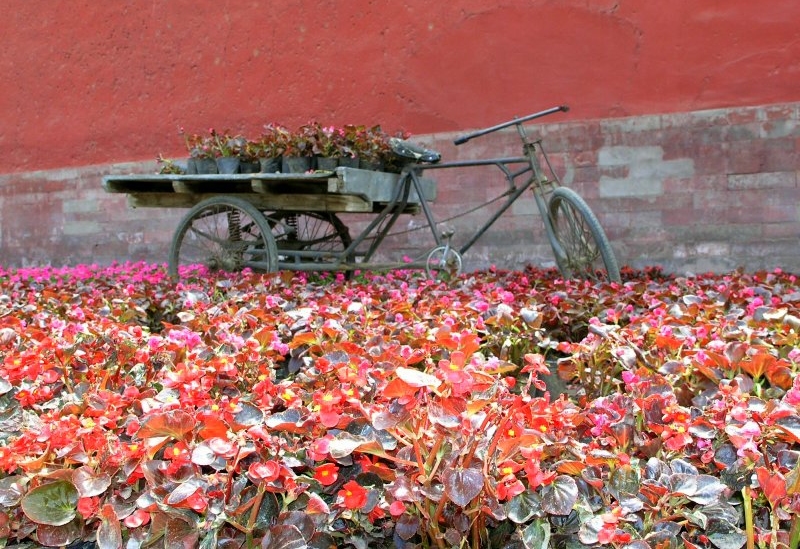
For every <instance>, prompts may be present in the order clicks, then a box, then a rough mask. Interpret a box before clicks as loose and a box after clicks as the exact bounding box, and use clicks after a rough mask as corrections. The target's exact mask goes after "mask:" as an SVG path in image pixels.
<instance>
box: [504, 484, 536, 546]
mask: <svg viewBox="0 0 800 549" xmlns="http://www.w3.org/2000/svg"><path fill="white" fill-rule="evenodd" d="M541 511H542V498H541V497H539V495H538V494H537V493H536V492H533V491H531V490H526V491H524V492H522V493H521V494H519V495H518V496H514V497H513V498H512V499H511V501H509V502H508V503H507V504H506V514H507V515H508V518H510V519H511V520H512V521H514V522H516V523H517V524H525V523H526V522H528V521H529V520H530V519H531V518H532V517H533V516H534V515H537V514H539V513H541ZM542 547H544V546H542Z"/></svg>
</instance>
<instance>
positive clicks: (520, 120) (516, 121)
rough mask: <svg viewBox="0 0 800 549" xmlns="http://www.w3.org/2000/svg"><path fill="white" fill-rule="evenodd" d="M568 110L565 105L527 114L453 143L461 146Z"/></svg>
mask: <svg viewBox="0 0 800 549" xmlns="http://www.w3.org/2000/svg"><path fill="white" fill-rule="evenodd" d="M568 110H569V107H568V106H567V105H559V106H558V107H553V108H550V109H547V110H544V111H540V112H536V113H533V114H529V115H528V116H523V117H522V118H514V119H513V120H509V121H508V122H503V123H502V124H498V125H497V126H492V127H491V128H485V129H483V130H478V131H476V132H473V133H468V134H467V135H462V136H461V137H457V138H455V139H454V140H453V143H454V144H456V145H461V144H463V143H466V142H467V141H469V140H470V139H472V138H474V137H480V136H482V135H486V134H487V133H492V132H496V131H497V130H502V129H503V128H507V127H509V126H514V125H515V124H521V123H523V122H527V121H528V120H533V119H534V118H540V117H542V116H547V115H548V114H553V113H556V112H567V111H568Z"/></svg>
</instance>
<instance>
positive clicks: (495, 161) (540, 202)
mask: <svg viewBox="0 0 800 549" xmlns="http://www.w3.org/2000/svg"><path fill="white" fill-rule="evenodd" d="M567 110H568V107H566V106H559V107H553V108H551V109H547V110H544V111H541V112H538V113H534V114H531V115H529V116H525V117H522V118H515V119H513V120H510V121H508V122H504V123H502V124H498V125H496V126H492V127H491V128H486V129H483V130H479V131H477V132H474V133H471V134H468V135H465V136H462V137H459V138H457V139H455V140H454V143H455V144H456V145H460V144H462V143H466V142H467V141H469V140H470V139H473V138H475V137H479V136H482V135H486V134H488V133H492V132H496V131H498V130H501V129H504V128H508V127H510V126H516V129H517V133H518V134H519V137H520V139H521V141H522V148H523V153H524V154H525V156H521V157H510V158H492V159H482V160H465V161H456V162H443V163H440V164H414V165H411V166H409V167H407V168H406V170H405V171H404V172H403V176H404V177H405V178H408V179H410V181H411V184H412V186H413V188H414V189H415V190H416V192H417V193H420V194H419V195H420V196H422V194H421V192H422V184H421V182H420V179H421V177H422V173H423V172H425V171H428V170H440V169H453V168H469V167H477V166H492V165H493V166H496V167H497V168H499V169H500V171H501V172H502V173H503V176H504V177H505V180H506V182H507V183H508V189H507V191H506V193H505V195H506V199H505V201H503V202H502V204H501V205H500V207H499V209H497V211H495V212H494V214H493V215H492V216H491V217H489V219H487V220H486V222H485V223H483V225H481V226H479V227H478V229H477V230H476V231H475V233H473V234H472V235H471V237H470V238H469V239H468V240H467V241H466V242H465V243H464V244H463V245H462V246H461V248H459V249H458V250H457V251H458V253H459V254H461V255H463V254H464V253H465V252H466V251H467V250H469V249H470V248H471V247H472V246H473V245H474V244H475V242H477V241H478V239H479V238H480V237H481V236H482V235H483V234H484V233H485V232H486V231H487V230H489V228H491V226H492V225H494V223H495V222H496V221H497V220H498V219H499V218H500V217H501V216H502V215H503V214H504V213H505V212H506V210H508V208H509V207H511V205H512V204H513V203H514V201H516V200H517V198H519V197H520V196H521V195H522V194H523V193H524V192H525V191H527V190H528V189H529V188H531V187H533V194H534V199H535V201H536V207H537V209H538V210H539V213H540V214H541V216H542V220H543V222H544V225H545V232H546V234H547V237H548V240H550V242H555V243H557V239H556V238H555V237H554V230H553V224H552V221H551V219H550V215H549V213H548V211H547V196H548V195H549V194H550V193H552V191H553V189H555V188H556V187H558V186H559V185H560V181H559V179H558V176H557V175H556V173H555V172H554V170H553V168H552V166H551V165H550V161H549V160H548V158H547V154H546V153H545V151H544V149H543V148H542V143H541V139H535V140H530V139H529V138H528V135H527V132H526V131H525V127H524V125H523V124H524V123H525V122H527V121H529V120H532V119H535V118H540V117H542V116H546V115H548V114H553V113H556V112H566V111H567ZM542 160H543V161H544V164H545V165H546V166H547V169H546V170H545V169H544V168H543V167H542ZM515 164H524V165H523V166H522V167H521V168H518V169H512V166H513V165H515ZM525 174H530V176H529V177H527V178H525V179H523V180H522V183H521V184H520V183H519V180H520V179H522V177H523V176H524V175H525ZM401 179H402V177H401ZM500 196H502V195H500ZM498 198H499V197H498ZM421 207H422V211H423V213H424V214H425V218H426V220H427V222H428V225H429V226H430V228H431V232H432V233H433V238H434V240H435V241H436V245H437V246H441V245H442V242H443V239H442V234H441V232H440V231H439V230H438V228H437V223H436V220H435V219H434V217H433V212H432V210H431V208H430V205H429V204H428V203H427V202H426V201H424V200H423V201H422V203H421ZM554 252H555V254H556V256H557V257H564V255H565V254H564V252H563V250H561V249H560V248H559V247H558V246H556V249H555V250H554Z"/></svg>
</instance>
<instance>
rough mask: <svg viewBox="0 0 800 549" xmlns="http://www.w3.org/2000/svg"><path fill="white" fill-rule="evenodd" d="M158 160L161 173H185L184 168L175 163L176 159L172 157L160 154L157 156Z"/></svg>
mask: <svg viewBox="0 0 800 549" xmlns="http://www.w3.org/2000/svg"><path fill="white" fill-rule="evenodd" d="M156 161H157V162H158V165H159V169H158V173H159V174H161V175H165V174H171V175H181V174H183V173H185V172H184V171H183V169H182V168H181V167H180V166H179V165H177V164H176V163H175V161H174V160H172V159H170V158H165V157H164V155H162V154H159V155H158V156H157V157H156Z"/></svg>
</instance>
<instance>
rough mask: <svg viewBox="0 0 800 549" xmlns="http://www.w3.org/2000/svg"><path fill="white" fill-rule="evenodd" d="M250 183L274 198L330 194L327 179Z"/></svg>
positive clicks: (263, 180)
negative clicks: (277, 196)
mask: <svg viewBox="0 0 800 549" xmlns="http://www.w3.org/2000/svg"><path fill="white" fill-rule="evenodd" d="M250 183H251V186H252V189H253V191H255V192H257V193H260V194H269V195H273V196H275V195H281V194H328V180H327V179H317V180H313V181H303V180H286V179H253V180H252V181H251V182H250ZM352 194H355V193H352Z"/></svg>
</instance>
